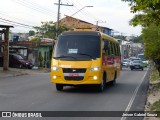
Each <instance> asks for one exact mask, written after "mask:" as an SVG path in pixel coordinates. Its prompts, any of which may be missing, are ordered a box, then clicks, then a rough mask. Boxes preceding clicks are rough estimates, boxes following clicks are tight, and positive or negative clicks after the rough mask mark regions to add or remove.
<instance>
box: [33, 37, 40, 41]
mask: <svg viewBox="0 0 160 120" xmlns="http://www.w3.org/2000/svg"><path fill="white" fill-rule="evenodd" d="M31 41H32V42H38V41H40V38H39V37H34V38H32V39H31Z"/></svg>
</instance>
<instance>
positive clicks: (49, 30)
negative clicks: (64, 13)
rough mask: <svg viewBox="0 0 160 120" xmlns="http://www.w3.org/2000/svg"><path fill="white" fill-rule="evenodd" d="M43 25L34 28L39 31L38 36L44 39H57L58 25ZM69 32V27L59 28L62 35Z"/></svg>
mask: <svg viewBox="0 0 160 120" xmlns="http://www.w3.org/2000/svg"><path fill="white" fill-rule="evenodd" d="M41 23H42V25H41V26H40V27H34V28H35V29H36V30H37V34H38V35H40V36H41V37H44V38H51V39H55V37H56V32H57V30H56V25H55V24H54V23H53V22H52V21H49V22H41ZM67 30H68V28H67V27H65V26H59V29H58V33H62V32H64V31H67Z"/></svg>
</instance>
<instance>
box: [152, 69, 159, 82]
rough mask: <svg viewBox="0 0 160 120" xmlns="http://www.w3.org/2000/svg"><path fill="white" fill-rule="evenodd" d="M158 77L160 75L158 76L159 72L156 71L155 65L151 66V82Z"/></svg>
mask: <svg viewBox="0 0 160 120" xmlns="http://www.w3.org/2000/svg"><path fill="white" fill-rule="evenodd" d="M159 78H160V77H159V73H158V71H157V69H156V68H155V67H152V69H151V78H150V80H151V81H152V82H154V81H158V80H159Z"/></svg>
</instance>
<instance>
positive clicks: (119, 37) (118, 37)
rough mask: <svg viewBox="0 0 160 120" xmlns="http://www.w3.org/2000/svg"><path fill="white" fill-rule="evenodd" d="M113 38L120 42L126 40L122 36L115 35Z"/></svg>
mask: <svg viewBox="0 0 160 120" xmlns="http://www.w3.org/2000/svg"><path fill="white" fill-rule="evenodd" d="M113 37H114V38H116V39H121V40H125V39H126V37H125V36H122V35H115V36H113Z"/></svg>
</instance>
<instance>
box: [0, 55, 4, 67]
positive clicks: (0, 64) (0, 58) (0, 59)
mask: <svg viewBox="0 0 160 120" xmlns="http://www.w3.org/2000/svg"><path fill="white" fill-rule="evenodd" d="M2 66H3V55H2V54H0V67H2Z"/></svg>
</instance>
